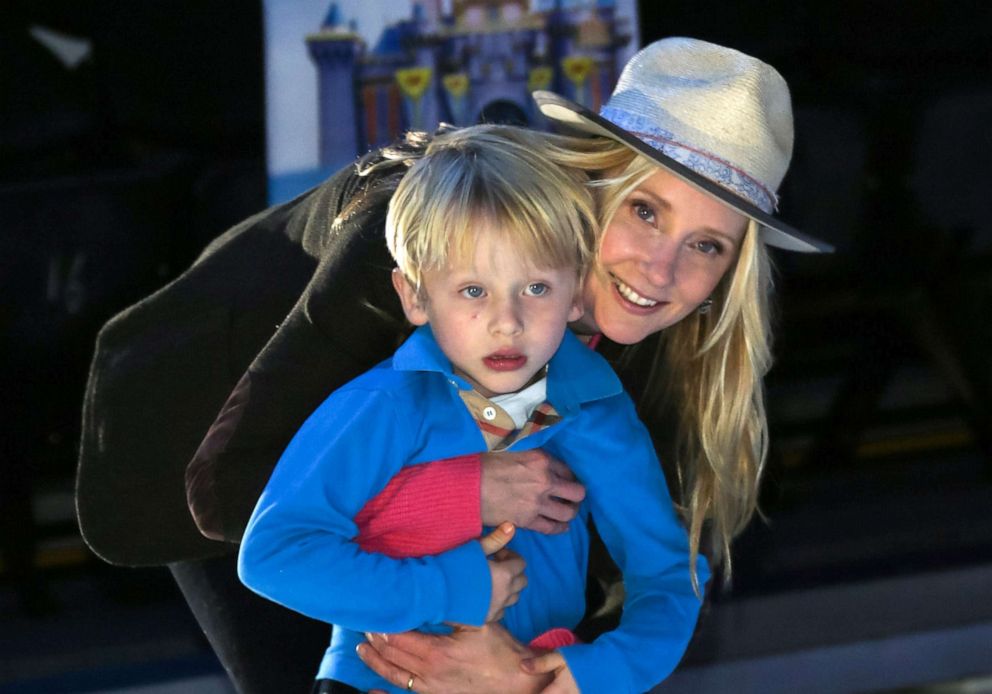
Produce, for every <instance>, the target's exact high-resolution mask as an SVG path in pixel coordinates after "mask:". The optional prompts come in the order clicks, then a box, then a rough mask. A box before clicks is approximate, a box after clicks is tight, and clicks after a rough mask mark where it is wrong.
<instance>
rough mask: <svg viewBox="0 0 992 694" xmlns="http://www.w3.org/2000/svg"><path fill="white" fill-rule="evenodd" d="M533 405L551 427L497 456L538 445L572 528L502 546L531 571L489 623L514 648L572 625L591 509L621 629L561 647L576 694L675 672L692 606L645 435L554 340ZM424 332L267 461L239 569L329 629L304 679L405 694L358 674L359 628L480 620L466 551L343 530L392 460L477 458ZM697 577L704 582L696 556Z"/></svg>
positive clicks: (615, 396)
mask: <svg viewBox="0 0 992 694" xmlns="http://www.w3.org/2000/svg"><path fill="white" fill-rule="evenodd" d="M547 378H548V382H547V398H548V402H549V403H550V404H551V405H552V406H553V407H554V409H555V410H556V411H557V413H558V414H559V415H560V416H561V420H560V421H559V422H557V423H555V424H553V425H552V426H549V427H547V428H544V429H541V430H539V431H537V432H535V433H533V434H532V435H529V436H527V437H525V438H522V439H519V440H516V441H514V442H513V444H512V445H511V446H510V447H509V449H510V450H525V449H530V448H543V449H545V450H546V451H547V452H548V453H550V454H552V455H554V456H556V457H557V458H559V459H561V460H563V461H564V462H566V463H567V464H568V465H569V467H570V468H571V469H572V471H573V472H574V473H575V475H576V477H577V478H578V479H579V480H580V481H581V482H582V483H583V484H584V485H585V486H586V492H587V496H586V499H585V501H584V502H583V503H582V506H581V510H580V518H579V519H578V520H577V521H576V522H573V523H572V524H571V525H570V529H569V530H568V531H567V532H565V533H562V534H559V535H543V534H541V533H536V532H533V531H529V530H523V529H518V531H517V533H516V535H515V536H514V538H513V540H512V541H511V542H510V548H511V549H513V550H514V551H516V552H517V553H519V554H520V555H521V556H522V557H523V558H524V559H525V560H526V562H527V568H526V574H527V578H528V585H527V588H525V589H524V591H523V592H522V593H521V595H520V601H519V602H518V603H517V604H516V605H513V606H511V607H510V608H508V609H507V610H506V613H505V616H504V618H503V624H504V625H505V626H506V628H507V629H508V630H509V631H510V633H512V634H513V635H514V636H515V637H516V638H517V639H519V640H520V641H522V642H525V643H526V642H528V641H530V640H531V639H533V638H534V637H535V636H537V635H539V634H541V633H543V632H545V631H547V630H548V629H551V628H554V627H566V628H574V627H575V626H576V625H577V624H578V622H579V620H580V619H581V618H582V616H583V613H584V611H585V585H586V568H587V563H588V548H589V535H588V531H587V527H586V522H585V521H587V520H588V519H589V517H590V516H591V517H592V519H593V521H594V522H595V524H596V528H597V530H598V531H599V534H600V536H601V537H602V539H603V541H604V543H605V544H606V546H607V548H608V549H609V551H610V554H611V556H612V557H613V559H614V560H615V561H616V563H617V565H618V566H619V568H620V569H621V570H622V571H623V575H624V584H625V590H626V599H625V607H624V613H623V618H622V620H621V624H620V626H619V628H618V629H616V630H614V631H612V632H609V633H607V634H604V635H602V636H600V637H599V638H598V639H596V641H595V642H594V643H591V644H583V645H577V646H568V647H564V648H562V649H560V650H561V653H562V654H563V655H564V656H565V658H566V660H567V662H568V664H569V668H570V669H571V671H572V674H573V675H574V677H575V679H576V682H577V683H578V684H579V687H580V689H581V690H582V691H583V692H643V691H646V690H648V689H650V688H651V687H652V686H654V685H655V684H657V683H658V682H659V681H661V680H662V679H663V678H664V677H666V676H667V675H668V674H669V673H670V672H671V671H672V670H673V669H674V667H675V666H676V665H677V664H678V661H679V660H680V659H681V657H682V654H683V652H684V651H685V647H686V645H687V643H688V641H689V638H690V636H691V635H692V631H693V628H694V627H695V623H696V618H697V615H698V611H699V604H700V603H699V599H698V598H697V597H696V596H695V594H694V593H693V590H692V587H691V582H690V576H689V552H688V542H687V537H686V533H685V530H684V528H683V527H682V525H681V523H680V522H679V520H678V518H677V516H676V514H675V510H674V508H673V506H672V502H671V499H670V498H669V495H668V490H667V487H666V485H665V480H664V477H663V475H662V472H661V467H660V464H659V462H658V460H657V458H656V456H655V453H654V448H653V446H652V443H651V440H650V437H649V435H648V433H647V431H646V430H645V428H644V427H643V425H642V424H641V423H640V421H639V420H638V418H637V416H636V413H635V410H634V405H633V403H632V402H631V400H630V398H629V397H628V396H627V395H626V394H625V393H624V391H623V388H622V387H621V384H620V381H619V379H618V378H617V376H616V374H615V373H614V372H613V370H612V369H611V368H610V366H609V364H608V363H607V362H606V361H605V360H604V359H603V358H602V357H601V356H599V355H598V354H596V353H595V352H594V351H592V350H590V349H588V348H587V347H586V346H585V345H583V344H582V343H581V342H580V341H579V340H578V339H577V338H576V337H575V336H574V335H572V333H571V332H570V331H566V334H565V337H564V339H563V340H562V343H561V346H560V347H559V348H558V350H557V352H556V353H555V355H554V356H553V357H552V359H551V361H550V362H549V365H548V375H547ZM469 388H470V386H469V384H468V383H467V382H466V381H465V380H464V379H462V378H460V377H458V376H456V375H455V374H454V373H453V372H452V368H451V363H450V361H449V360H448V359H447V357H445V356H444V354H443V352H441V350H440V348H439V347H438V345H437V342H436V341H435V340H434V338H433V335H432V333H431V331H430V328H429V326H424V327H422V328H420V329H418V330H417V331H415V332H414V333H413V334H412V335H411V336H410V338H409V339H408V340H407V341H406V342H405V343H404V344H403V345H402V346H401V347H400V349H399V350H397V352H396V353H395V354H394V355H393V357H392V358H391V359H389V360H387V361H385V362H383V363H382V364H380V365H379V366H377V367H375V368H374V369H372V370H370V371H368V372H366V373H365V374H363V375H361V376H359V377H358V378H356V379H355V380H353V381H351V382H350V383H348V384H346V385H345V386H343V387H342V388H340V389H338V390H337V391H335V392H334V393H332V394H331V395H330V397H328V398H327V400H325V401H324V402H323V404H321V405H320V407H318V408H317V410H316V411H315V412H314V413H313V414H312V415H311V416H310V417H309V419H308V420H307V421H306V423H305V424H304V425H303V426H302V427H301V428H300V430H299V431H298V432H297V434H296V436H295V437H294V438H293V440H292V442H291V443H290V445H289V446H288V448H287V449H286V451H285V453H284V454H283V456H282V458H281V459H280V461H279V463H278V465H277V466H276V469H275V471H274V472H273V474H272V477H271V478H270V480H269V482H268V485H267V486H266V488H265V491H264V492H263V494H262V496H261V498H260V499H259V501H258V504H257V506H256V508H255V511H254V513H253V514H252V517H251V520H250V521H249V524H248V528H247V530H246V532H245V537H244V540H243V542H242V545H241V554H240V558H239V573H240V576H241V579H242V581H243V582H244V583H245V584H246V585H247V586H249V587H250V588H251V589H252V590H254V591H256V592H258V593H259V594H261V595H263V596H265V597H267V598H269V599H271V600H274V601H276V602H278V603H281V604H283V605H285V606H287V607H289V608H291V609H293V610H296V611H298V612H301V613H303V614H305V615H308V616H310V617H313V618H315V619H319V620H322V621H325V622H329V623H332V624H334V625H335V628H334V632H333V637H332V641H331V645H330V647H329V648H328V650H327V652H326V653H325V656H324V659H323V660H322V662H321V664H320V668H319V671H318V674H317V677H319V678H325V677H326V678H333V679H337V680H340V681H343V682H346V683H348V684H351V685H352V686H354V687H357V688H358V689H362V690H368V689H372V688H379V689H384V690H387V691H396V692H401V691H403V690H399V689H396V688H395V687H393V686H392V685H391V684H389V683H388V682H386V681H385V680H383V679H381V678H380V677H378V676H377V675H376V674H375V673H374V672H372V671H371V670H369V669H368V668H366V667H365V665H364V664H363V663H362V662H361V660H359V659H358V656H357V655H356V653H355V645H357V644H358V643H360V642H361V641H363V640H364V638H363V636H362V634H363V632H366V631H374V632H387V633H389V632H397V631H406V630H409V629H424V630H428V631H437V630H441V629H444V627H443V626H442V625H443V623H445V622H457V623H463V624H471V625H480V624H481V623H482V622H483V620H484V619H485V615H486V612H487V611H488V608H489V601H490V591H491V585H490V578H489V569H488V565H487V562H486V558H485V556H484V555H483V552H482V548H481V545H480V544H479V542H478V541H473V542H468V543H466V544H464V545H462V546H460V547H457V548H455V549H452V550H449V551H447V552H444V553H442V554H439V555H435V556H427V557H421V558H411V559H391V558H389V557H386V556H383V555H380V554H374V553H369V552H364V551H362V550H361V549H360V548H359V546H358V545H357V544H356V543H355V542H354V541H353V538H354V537H355V536H357V534H358V528H357V526H356V525H355V523H354V521H353V520H352V519H353V518H354V517H355V516H356V514H357V513H358V511H359V510H360V509H361V508H362V507H363V506H364V505H365V503H366V502H367V501H368V500H369V499H371V498H372V497H374V496H375V495H376V494H378V493H379V492H380V491H381V490H382V489H383V487H385V486H386V484H387V483H388V482H389V480H390V479H391V478H392V477H393V476H394V475H395V474H396V473H397V472H398V471H399V470H400V469H402V468H403V467H405V466H408V465H417V464H419V463H425V462H429V461H434V460H439V459H443V458H449V457H453V456H457V455H464V454H466V453H472V452H481V451H485V450H486V444H485V441H484V439H483V435H482V433H481V431H480V429H479V427H478V426H477V424H476V421H475V419H474V418H473V417H472V415H471V414H470V412H469V411H468V409H467V408H466V406H465V404H464V403H463V401H462V398H461V397H460V396H459V391H460V390H465V389H469ZM698 571H699V579H700V584H703V583H704V582H705V581H706V580H707V578H708V575H709V572H708V569H707V566H706V563H705V561H704V560H703V559H702V558H700V560H699V563H698Z"/></svg>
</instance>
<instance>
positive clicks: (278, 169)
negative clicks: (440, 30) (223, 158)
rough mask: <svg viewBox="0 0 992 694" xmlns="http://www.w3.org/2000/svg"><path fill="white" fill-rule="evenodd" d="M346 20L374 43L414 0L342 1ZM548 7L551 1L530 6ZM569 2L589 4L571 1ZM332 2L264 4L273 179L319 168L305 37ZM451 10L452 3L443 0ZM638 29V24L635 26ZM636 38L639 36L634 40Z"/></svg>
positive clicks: (629, 10) (629, 12)
mask: <svg viewBox="0 0 992 694" xmlns="http://www.w3.org/2000/svg"><path fill="white" fill-rule="evenodd" d="M337 4H338V6H339V7H340V10H341V16H342V18H343V19H344V20H345V21H350V20H352V19H354V20H355V22H356V29H357V31H358V33H360V34H362V36H363V37H364V38H365V40H366V42H367V43H369V44H370V45H374V42H375V41H376V39H378V37H379V34H380V33H381V32H382V29H383V27H385V26H388V25H389V24H391V23H393V22H396V21H397V20H400V19H404V18H407V17H409V16H410V0H376V1H375V2H370V1H369V0H344V1H341V0H339V1H338V3H337ZM540 4H547V0H543V2H539V3H537V4H535V2H534V1H533V0H532V3H531V5H532V7H534V6H538V5H540ZM566 4H579V5H583V4H589V3H588V2H587V1H582V0H572V1H571V2H567V3H566ZM615 4H616V6H617V9H618V12H619V14H621V15H623V16H627V17H631V18H632V19H633V18H634V17H636V2H635V0H617V1H616V3H615ZM330 5H331V0H264V11H265V84H266V139H267V142H266V149H267V158H268V169H269V173H270V175H274V176H278V175H282V174H285V173H288V172H292V171H302V170H308V169H313V168H316V167H317V166H318V149H317V71H316V68H315V67H314V65H313V62H312V61H311V60H310V56H309V55H308V54H307V49H306V44H305V43H304V37H305V36H306V35H307V34H310V33H313V32H315V31H317V30H318V29H320V25H321V22H323V20H324V16H325V15H326V14H327V9H328V7H330ZM442 6H443V8H444V10H445V11H446V12H447V11H448V9H449V7H450V2H443V3H442ZM631 26H632V28H635V29H636V26H637V25H636V22H631ZM635 40H636V38H635Z"/></svg>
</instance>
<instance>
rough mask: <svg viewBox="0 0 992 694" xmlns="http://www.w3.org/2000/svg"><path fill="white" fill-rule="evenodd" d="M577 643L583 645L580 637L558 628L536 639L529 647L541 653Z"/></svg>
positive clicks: (549, 630)
mask: <svg viewBox="0 0 992 694" xmlns="http://www.w3.org/2000/svg"><path fill="white" fill-rule="evenodd" d="M577 643H582V641H580V640H579V637H578V636H576V635H575V634H573V633H572V632H571V631H569V630H568V629H564V628H562V627H557V628H555V629H548V630H547V631H546V632H544V633H543V634H540V635H538V636H536V637H534V640H533V641H531V642H530V643H529V644H528V645H529V646H530V647H531V648H534V649H536V650H540V651H553V650H555V649H556V648H561V647H562V646H574V645H575V644H577Z"/></svg>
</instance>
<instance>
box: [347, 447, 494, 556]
mask: <svg viewBox="0 0 992 694" xmlns="http://www.w3.org/2000/svg"><path fill="white" fill-rule="evenodd" d="M481 486H482V458H481V456H480V455H479V454H478V453H476V454H472V455H465V456H459V457H457V458H447V459H445V460H436V461H433V462H430V463H422V464H420V465H411V466H410V467H406V468H403V469H402V470H401V471H400V472H398V473H396V476H395V477H393V479H391V480H390V481H389V483H388V484H387V485H386V487H385V488H384V489H383V490H382V491H381V492H379V494H377V495H376V496H375V497H373V498H372V499H371V500H369V502H368V503H367V504H365V506H364V507H362V510H361V511H359V512H358V515H356V516H355V524H356V525H358V536H357V537H356V538H355V541H356V542H357V543H358V545H359V546H360V547H361V548H362V549H363V550H365V551H366V552H376V553H379V554H385V555H387V556H390V557H422V556H424V555H428V554H439V553H441V552H444V551H447V550H449V549H452V548H453V547H457V546H459V545H462V544H464V543H466V542H468V541H469V540H474V539H476V538H478V537H479V535H480V534H481V533H482V501H481Z"/></svg>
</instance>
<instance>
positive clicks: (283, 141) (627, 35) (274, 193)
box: [263, 0, 639, 203]
mask: <svg viewBox="0 0 992 694" xmlns="http://www.w3.org/2000/svg"><path fill="white" fill-rule="evenodd" d="M263 3H264V12H265V70H266V75H265V79H266V137H267V145H266V147H267V161H268V173H269V199H270V202H272V203H276V202H282V201H285V200H288V199H290V198H292V197H294V196H296V195H297V194H299V193H301V192H303V191H304V190H306V189H308V188H310V187H312V186H313V185H316V184H317V183H319V182H320V181H322V180H323V179H324V178H325V177H327V176H328V175H329V174H330V173H332V172H333V171H335V170H337V169H339V168H340V167H341V166H343V165H345V164H347V163H349V162H351V161H353V160H354V159H355V157H356V156H358V155H359V154H362V153H364V152H367V151H369V150H370V149H373V148H375V147H378V146H381V145H383V144H386V143H388V142H390V141H391V140H393V139H394V138H395V137H396V136H398V135H399V134H401V133H402V132H404V131H406V130H409V129H419V130H432V129H433V128H434V127H436V125H437V124H438V123H439V122H446V123H453V124H455V125H470V124H473V123H478V122H483V121H486V122H504V123H506V122H510V123H519V124H526V125H530V126H532V127H538V128H546V127H548V125H547V123H546V122H545V121H544V120H543V119H542V117H541V116H540V114H539V113H537V112H536V109H535V107H534V105H533V102H532V100H531V98H530V92H531V91H534V90H535V89H548V90H551V91H554V92H557V93H559V94H562V95H564V96H566V97H568V98H571V99H573V100H575V101H578V102H580V103H582V104H584V105H586V106H587V107H589V108H592V109H595V110H598V109H599V106H600V105H601V104H602V102H604V101H605V100H606V99H607V98H609V95H610V92H611V91H612V88H613V85H614V84H615V82H616V79H617V77H618V76H619V71H620V69H622V67H623V65H624V64H625V63H626V61H627V59H628V58H629V57H630V56H631V55H632V54H633V52H634V51H635V50H636V49H637V48H638V45H639V37H638V21H637V4H636V1H635V0H375V1H370V0H343V1H340V2H332V1H330V0H263Z"/></svg>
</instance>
